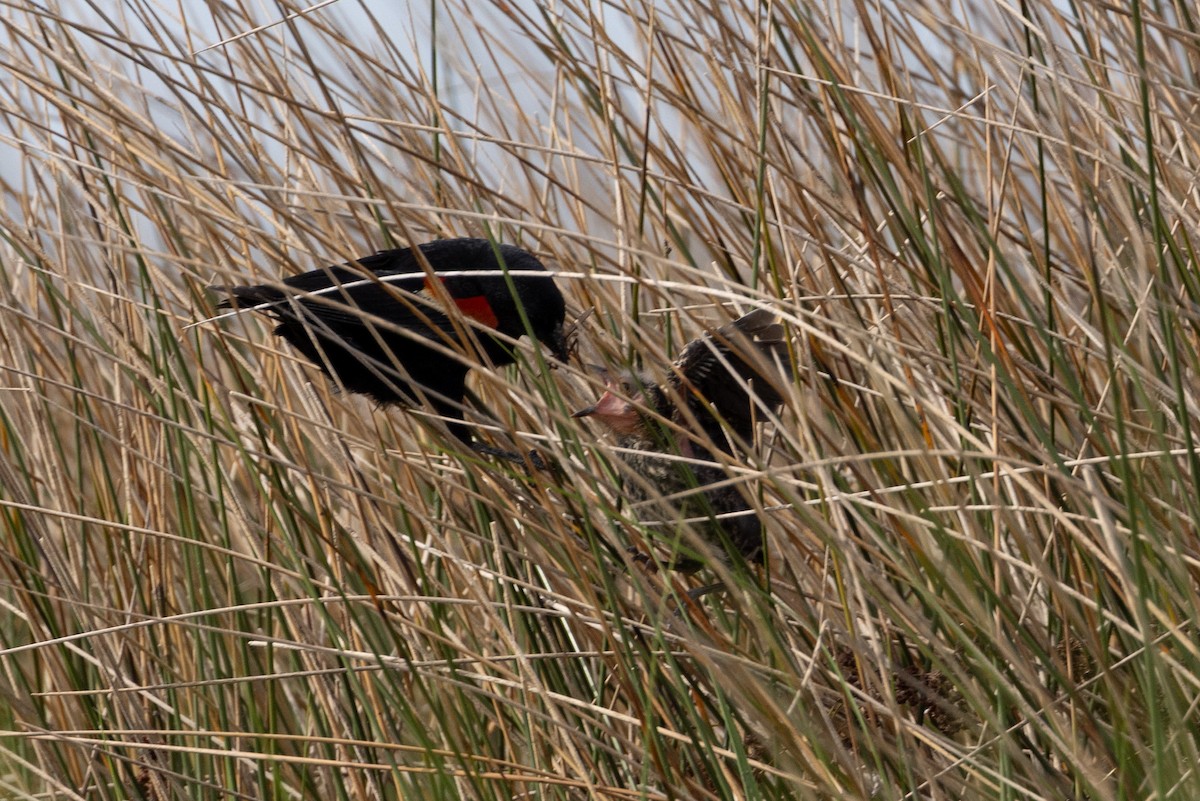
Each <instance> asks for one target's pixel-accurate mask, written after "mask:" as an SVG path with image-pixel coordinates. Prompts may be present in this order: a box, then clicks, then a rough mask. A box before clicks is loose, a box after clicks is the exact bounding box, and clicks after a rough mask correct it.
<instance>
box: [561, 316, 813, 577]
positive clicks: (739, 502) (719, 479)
mask: <svg viewBox="0 0 1200 801" xmlns="http://www.w3.org/2000/svg"><path fill="white" fill-rule="evenodd" d="M782 336H783V328H782V326H780V325H778V324H777V323H776V322H775V318H774V315H772V314H771V312H769V311H767V310H765V309H759V310H756V311H753V312H750V313H749V314H747V315H745V316H744V317H741V318H740V319H738V320H735V321H734V322H732V323H730V324H729V325H726V326H724V327H723V328H720V329H718V330H717V331H715V332H710V333H707V334H705V335H703V336H701V337H700V338H699V339H697V340H695V341H693V342H691V343H690V344H688V345H687V347H685V348H684V350H683V353H682V354H681V355H680V357H679V359H678V361H676V362H675V364H674V366H673V367H672V370H671V373H670V375H669V376H668V377H667V380H666V382H665V383H664V384H661V385H660V384H657V383H655V381H654V378H653V376H652V375H648V374H640V375H630V374H626V375H624V376H621V377H619V378H610V379H609V380H608V381H607V382H606V383H607V390H606V391H605V393H604V394H603V395H602V396H601V398H600V400H599V401H597V402H596V404H595V405H593V406H589V407H588V408H586V409H581V410H579V411H578V412H575V414H574V416H575V417H593V418H595V419H596V420H598V421H600V422H601V423H603V424H604V425H605V426H606V427H607V428H608V429H610V430H611V431H612V432H613V434H614V435H615V437H616V443H617V445H618V446H619V447H621V448H625V449H628V450H627V451H626V452H623V453H619V454H618V456H619V457H620V459H621V460H622V461H623V462H625V464H626V465H627V466H628V467H629V469H630V474H631V475H629V476H628V480H627V481H626V488H625V493H626V497H627V498H628V499H629V500H630V501H632V502H634V503H638V502H647V505H648V506H649V507H650V508H652V509H653V512H651V513H650V514H651V516H653V517H654V518H656V519H658V520H659V521H661V522H662V523H663V524H665V525H667V526H668V531H670V532H674V531H677V529H676V528H675V526H676V525H677V522H678V521H680V520H686V519H688V518H701V519H706V522H704V523H697V524H696V526H697V527H696V529H695V530H696V531H697V532H698V533H699V534H700V535H701V536H702V537H703V538H704V539H705V540H706V541H708V542H710V543H712V544H714V545H718V546H719V547H718V548H717V549H716V553H717V554H728V553H730V552H736V553H738V554H741V556H742V557H744V558H745V559H747V560H758V559H760V558H761V555H762V524H761V523H760V522H759V519H758V517H757V516H756V515H754V514H753V512H752V509H753V506H752V505H751V503H750V502H749V500H748V499H747V497H746V495H745V494H744V492H745V490H744V489H743V488H741V487H740V486H739V485H738V484H737V483H736V482H735V481H733V480H731V477H730V474H729V473H727V472H726V471H725V469H724V468H722V467H721V466H720V465H719V464H717V463H716V460H715V458H714V454H715V453H716V452H717V451H722V452H724V453H725V454H727V455H730V456H737V455H739V454H741V453H745V452H747V451H749V450H750V449H751V448H752V444H753V441H754V429H755V424H756V423H757V422H760V421H763V420H765V419H767V417H768V416H771V415H774V414H776V413H778V411H779V409H780V407H781V406H782V404H783V395H782V383H783V382H784V380H785V377H786V375H787V374H788V373H789V371H788V370H787V368H786V367H785V366H784V365H786V364H787V360H786V353H785V352H784V348H785V345H784V341H783V339H782ZM739 513H741V514H739ZM721 515H730V516H729V517H720V516H721ZM675 539H676V540H677V541H678V544H677V546H676V547H677V548H678V553H677V555H676V557H675V558H674V560H673V562H672V563H671V567H673V568H675V569H677V570H682V571H685V572H692V571H695V570H697V569H699V567H700V566H701V565H702V562H703V559H704V558H705V557H706V556H708V555H709V554H704V553H700V552H698V551H697V550H696V549H695V548H694V547H690V548H689V547H688V539H687V538H686V537H682V538H681V537H676V538H675Z"/></svg>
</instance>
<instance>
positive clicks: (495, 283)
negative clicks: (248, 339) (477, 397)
mask: <svg viewBox="0 0 1200 801" xmlns="http://www.w3.org/2000/svg"><path fill="white" fill-rule="evenodd" d="M417 251H420V255H421V256H422V257H423V258H424V261H425V262H427V263H428V266H429V267H430V268H431V269H432V271H433V273H434V275H436V276H437V279H438V280H437V281H436V282H434V281H431V279H430V276H429V275H428V274H427V273H426V272H425V269H424V267H423V265H422V263H421V260H420V259H419V258H418V255H417ZM545 269H546V268H545V267H543V266H542V263H541V262H539V261H538V260H537V258H536V257H534V256H533V254H531V253H529V252H528V251H525V250H522V249H521V248H518V247H514V246H512V245H499V244H494V243H492V242H490V241H489V240H486V239H441V240H437V241H435V242H428V243H426V244H423V245H418V246H417V247H416V248H415V249H414V248H402V249H399V250H386V251H381V252H379V253H376V254H374V255H372V256H365V257H363V258H361V259H357V260H355V261H353V262H350V263H347V264H343V265H340V266H332V267H325V268H322V269H320V270H313V271H312V272H308V273H304V274H303V275H295V276H292V277H290V278H285V279H283V280H282V281H281V282H279V283H276V284H262V285H259V286H234V287H214V289H216V290H218V291H223V292H226V293H227V294H228V295H229V297H227V298H225V299H224V300H222V301H221V302H220V303H218V304H217V307H218V308H252V309H253V310H254V311H260V312H265V313H266V314H269V315H271V316H272V317H274V318H275V319H276V321H278V323H279V325H278V326H276V328H275V334H276V335H278V336H281V337H283V338H284V339H285V340H287V341H288V342H289V343H291V344H292V346H293V347H295V348H296V349H297V350H299V351H300V352H301V353H303V354H304V355H305V356H306V357H308V358H309V359H311V360H312V362H313V363H314V364H316V365H317V366H318V367H320V368H321V370H323V371H324V372H325V373H326V374H327V375H328V376H330V377H331V378H332V379H334V380H335V381H336V382H337V383H338V384H340V385H341V386H343V387H345V388H346V389H348V390H350V391H351V392H358V393H362V394H364V395H368V396H370V397H371V398H374V399H375V400H376V401H378V402H379V403H380V404H384V405H387V404H397V405H400V406H404V407H411V406H416V405H420V404H421V403H422V402H423V401H427V402H428V404H429V405H430V406H431V407H432V408H433V409H434V410H435V411H436V412H437V413H438V414H441V415H443V416H445V417H447V418H450V419H451V420H452V421H458V420H462V419H463V398H464V396H465V394H466V380H467V374H468V372H470V366H471V365H472V364H479V363H483V364H487V363H491V364H492V365H495V366H497V367H499V366H503V365H507V364H512V363H513V362H514V361H515V356H514V354H513V350H512V345H511V343H509V342H505V341H503V340H502V339H500V338H498V337H494V336H491V335H490V334H489V329H490V330H494V331H497V332H499V333H501V334H504V335H506V336H508V337H511V338H513V339H517V338H520V337H521V336H523V335H525V334H532V335H533V337H534V338H536V339H537V340H538V341H539V342H541V343H542V344H544V345H546V346H547V347H549V348H550V350H551V352H552V353H553V354H554V356H555V358H557V359H559V360H560V361H563V362H565V361H566V359H567V355H568V354H567V343H566V337H565V336H564V333H563V318H564V317H565V315H566V304H565V303H564V301H563V296H562V293H561V292H559V290H558V287H557V286H556V285H555V283H554V278H553V277H552V276H551V275H550V274H549V273H546V274H545V275H507V274H504V273H507V272H513V273H518V272H536V273H542V272H545ZM472 271H475V272H483V273H488V272H490V273H492V274H490V275H488V274H483V275H472V274H470V273H471V272H472ZM460 272H466V273H468V274H466V275H459V274H455V273H460ZM443 273H449V274H445V275H443ZM448 302H449V303H453V304H454V306H456V307H457V311H456V312H454V313H447V312H448V309H447V305H446V304H447V303H448ZM472 323H476V324H478V325H474V324H472ZM447 351H450V352H453V353H455V354H462V355H463V356H464V357H465V358H455V357H454V356H453V355H451V353H448V352H447ZM449 427H450V430H451V431H452V432H453V433H454V434H455V435H456V436H457V437H458V438H460V439H461V440H463V441H464V442H467V443H470V442H471V434H470V428H469V427H468V426H466V425H465V424H463V423H459V422H451V423H449ZM480 450H485V451H486V450H488V449H480ZM505 455H506V456H507V455H509V454H505Z"/></svg>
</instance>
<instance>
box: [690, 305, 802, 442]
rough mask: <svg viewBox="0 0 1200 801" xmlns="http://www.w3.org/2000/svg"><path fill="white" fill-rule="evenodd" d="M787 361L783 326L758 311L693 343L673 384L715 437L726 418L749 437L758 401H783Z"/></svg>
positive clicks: (769, 404) (772, 405)
mask: <svg viewBox="0 0 1200 801" xmlns="http://www.w3.org/2000/svg"><path fill="white" fill-rule="evenodd" d="M787 363H788V362H787V359H786V343H785V341H784V339H783V326H781V325H780V324H779V323H778V322H776V319H775V315H774V314H773V313H772V312H771V311H770V310H768V309H756V310H754V311H752V312H750V313H749V314H746V315H744V316H742V317H740V318H739V319H737V320H734V321H733V322H732V323H730V324H728V325H725V326H722V327H721V328H719V329H717V330H716V331H711V332H708V333H705V334H704V335H703V336H701V337H699V338H698V339H695V340H693V341H692V342H690V343H689V344H688V345H687V346H686V347H685V348H684V349H683V352H682V353H681V354H680V356H679V359H678V360H677V361H676V362H675V366H674V371H673V376H672V379H671V383H672V384H673V389H674V390H675V391H676V392H678V393H679V394H680V395H681V396H682V397H683V398H685V399H686V400H687V402H688V408H689V411H690V412H691V413H692V414H693V415H694V416H695V417H696V418H697V420H698V421H699V422H700V425H701V427H702V428H704V429H705V430H706V432H708V433H709V434H710V436H714V439H716V437H715V435H716V434H719V433H720V423H721V422H723V423H724V425H725V426H727V427H728V428H730V429H731V430H732V431H733V432H734V433H736V434H737V435H738V436H739V437H740V438H742V439H743V440H746V441H749V440H750V439H751V438H752V436H753V427H754V422H755V421H756V420H760V419H761V418H762V413H761V411H760V409H759V408H757V404H760V403H761V404H762V406H764V407H765V408H767V409H770V410H771V411H777V410H778V409H779V407H780V405H781V404H782V403H783V395H782V383H783V382H784V381H785V380H786V378H787V376H788V372H789V371H788V369H787V367H786V365H787ZM748 389H749V390H751V391H752V392H753V397H752V396H751V393H750V392H748V391H747V390H748ZM718 444H719V441H718Z"/></svg>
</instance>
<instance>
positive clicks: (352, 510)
mask: <svg viewBox="0 0 1200 801" xmlns="http://www.w3.org/2000/svg"><path fill="white" fill-rule="evenodd" d="M274 8H275V9H276V11H277V12H278V13H279V14H280V15H281V16H282V15H285V14H287V13H290V12H292V11H295V10H297V9H294V8H292V7H290V6H285V5H277V6H275V7H274ZM1016 10H1017V7H1012V8H1002V7H1001V6H995V7H991V6H989V7H987V8H970V9H968V11H967V12H962V11H961V6H959V5H956V4H951V3H941V4H939V3H930V4H918V5H916V6H913V7H908V6H906V5H905V4H898V5H896V6H883V7H872V8H867V7H865V6H851V5H845V6H844V7H843V6H839V7H834V8H832V9H826V8H824V7H818V6H795V5H786V4H765V5H754V4H741V5H739V4H733V5H730V4H718V5H714V6H703V5H697V4H692V5H688V4H675V5H662V6H658V7H651V6H637V5H611V6H587V5H575V4H572V3H563V4H555V5H554V6H553V8H552V10H551V9H547V8H540V9H533V8H521V7H517V6H513V5H511V4H508V3H495V4H491V5H480V4H463V5H459V4H456V3H445V4H434V5H433V6H432V7H431V8H430V9H428V13H429V14H430V15H431V16H430V17H429V18H427V19H426V23H428V21H429V19H432V20H434V21H435V22H436V32H435V33H432V34H431V33H429V31H428V28H427V27H421V26H418V27H419V28H420V30H422V31H424V33H422V34H421V36H423V37H424V38H422V39H421V40H420V43H419V44H418V43H417V42H416V41H408V40H407V35H406V34H404V33H403V31H402V30H401V26H399V25H398V22H397V20H396V19H395V16H396V15H395V13H394V12H393V13H392V14H391V15H390V16H388V17H386V18H385V17H379V18H373V17H371V16H369V12H367V11H363V10H361V9H357V8H356V9H351V10H346V9H344V8H342V7H340V6H338V5H334V6H330V7H326V8H324V9H320V10H317V11H314V12H312V13H309V14H307V15H306V16H304V17H303V18H295V19H291V20H290V21H288V22H286V23H283V24H279V25H274V26H269V27H261V26H263V25H264V23H267V22H270V21H272V20H266V19H263V18H260V17H253V18H251V17H248V16H246V14H245V11H244V9H243V8H242V7H241V6H238V5H231V4H225V5H222V4H219V3H210V4H208V5H207V6H206V7H205V11H204V13H206V14H208V15H209V16H208V17H206V18H204V19H200V18H199V17H198V16H196V15H197V14H198V13H199V10H198V9H197V10H195V11H193V12H191V16H189V17H188V18H186V19H183V20H181V19H178V18H175V17H174V16H172V15H173V14H175V13H177V12H176V11H174V10H167V9H162V8H154V7H151V6H145V5H141V4H127V5H125V6H123V10H122V11H121V12H119V13H115V12H114V13H113V14H111V15H109V14H106V13H103V12H101V11H100V10H98V8H96V7H78V8H77V7H73V6H71V7H66V6H57V5H52V6H45V5H35V4H17V5H10V6H9V7H7V8H6V10H4V11H3V12H2V13H0V19H3V23H4V35H3V42H4V48H5V52H4V56H3V61H4V64H5V72H6V74H7V80H5V81H4V82H3V89H2V90H0V97H2V100H0V110H2V111H0V123H2V126H3V134H2V136H3V138H4V148H5V150H6V153H7V154H8V156H6V160H7V161H8V165H7V166H6V167H5V168H4V169H3V170H2V171H0V180H3V182H4V183H3V187H2V188H3V202H4V207H3V209H4V218H3V223H2V226H0V228H2V232H3V237H4V241H3V252H2V255H0V258H2V259H3V265H4V279H5V280H3V281H2V282H0V314H2V316H3V322H2V324H0V385H2V386H3V388H4V389H3V394H2V395H0V506H2V519H3V529H2V531H3V559H0V566H2V567H0V570H2V578H0V581H2V585H0V604H2V612H0V636H2V638H3V642H2V646H3V649H2V650H0V697H3V699H4V703H0V730H3V732H4V733H3V736H2V737H0V786H2V787H3V788H4V789H3V790H2V791H0V794H3V795H4V796H5V797H12V798H32V797H51V796H52V797H56V798H84V797H86V798H150V799H168V798H171V799H175V798H280V799H290V798H316V797H320V798H323V799H328V800H329V801H332V800H333V799H343V798H344V799H360V798H455V799H457V798H481V799H486V798H497V799H499V798H503V799H509V798H527V797H538V798H585V797H589V798H590V797H595V798H608V799H625V798H649V799H659V798H662V799H666V798H759V797H764V798H830V799H849V798H861V799H867V798H880V799H900V798H931V799H951V798H953V799H959V798H962V799H967V798H969V799H1027V798H1028V799H1061V798H1080V799H1118V798H1139V799H1141V798H1157V799H1168V798H1177V799H1188V798H1196V797H1200V776H1198V775H1197V771H1196V766H1197V765H1198V764H1200V753H1198V748H1197V745H1198V744H1197V738H1196V731H1197V730H1198V729H1200V726H1198V725H1197V708H1198V705H1197V699H1198V698H1200V690H1198V688H1200V651H1198V650H1197V647H1196V642H1197V636H1196V619H1197V612H1198V598H1197V575H1198V572H1200V571H1198V567H1200V563H1198V562H1197V558H1198V556H1200V554H1198V551H1200V548H1198V546H1197V530H1196V520H1197V518H1198V509H1197V506H1198V504H1200V500H1198V499H1200V491H1198V490H1200V487H1198V486H1197V481H1198V480H1200V479H1198V476H1200V470H1197V469H1196V468H1197V451H1196V445H1197V443H1196V442H1195V441H1194V434H1193V429H1194V427H1195V426H1196V424H1197V422H1200V407H1198V406H1197V399H1196V397H1195V393H1194V391H1193V390H1194V387H1195V386H1196V384H1197V376H1196V366H1197V364H1198V359H1197V353H1196V343H1197V330H1196V325H1197V319H1198V317H1197V308H1200V307H1198V306H1197V296H1198V295H1200V282H1198V281H1197V277H1196V276H1197V272H1196V260H1195V253H1194V251H1193V239H1192V236H1193V235H1194V233H1195V231H1196V230H1198V229H1197V221H1198V214H1197V206H1196V171H1197V167H1196V165H1197V164H1198V163H1200V147H1198V145H1200V138H1198V137H1197V122H1196V102H1197V94H1196V90H1195V86H1194V83H1195V82H1194V80H1193V79H1194V77H1195V74H1196V70H1197V66H1198V65H1197V62H1196V50H1195V47H1194V44H1195V41H1196V34H1197V31H1196V28H1195V19H1194V18H1193V17H1192V16H1191V15H1189V14H1187V13H1185V11H1184V10H1183V7H1182V6H1177V7H1174V8H1168V7H1156V6H1150V5H1145V4H1142V3H1137V2H1135V3H1134V4H1133V5H1131V6H1130V7H1129V9H1128V11H1126V10H1124V9H1120V8H1117V7H1110V6H1103V7H1101V6H1092V5H1084V6H1075V7H1071V8H1070V9H1068V8H1067V7H1065V6H1061V5H1055V4H1048V3H1036V2H1035V3H1024V4H1022V5H1021V6H1020V11H1021V13H1022V15H1023V17H1022V18H1018V17H1017V16H1015V12H1016ZM420 13H426V12H425V11H421V12H420ZM964 13H965V14H966V15H965V16H964ZM239 34H245V35H243V36H240V37H239V38H233V37H238V35H239ZM226 39H231V40H230V41H226V42H224V43H221V42H222V41H223V40H226ZM218 43H220V44H219V46H216V47H212V48H208V46H209V45H214V44H218ZM205 48H208V49H205ZM449 235H488V236H493V237H496V238H498V239H501V240H503V241H508V242H513V243H515V244H520V245H522V246H525V247H528V248H530V249H532V250H534V251H536V252H537V253H538V254H539V255H540V256H541V257H542V258H543V259H544V260H545V261H546V262H547V263H549V264H551V265H553V266H554V267H556V268H557V269H559V270H561V276H560V285H561V286H562V287H563V288H564V289H565V291H566V293H567V294H568V296H569V300H570V303H571V306H572V309H573V312H576V313H578V312H582V311H583V310H585V309H594V310H595V313H594V314H593V316H592V317H591V318H590V319H589V320H587V321H586V323H585V324H584V326H583V331H582V333H581V337H580V358H581V362H603V363H609V364H632V363H635V362H640V363H641V364H642V365H643V366H648V367H656V366H657V368H658V369H662V365H664V364H665V363H666V362H667V360H668V359H669V358H670V357H671V356H672V355H673V354H674V353H676V352H678V349H679V348H680V347H681V346H682V344H683V343H685V342H686V341H687V340H688V339H690V338H691V337H692V336H694V335H696V334H697V333H698V332H699V331H701V330H702V329H703V328H704V327H705V326H707V325H711V324H715V323H719V322H721V321H723V320H726V319H728V318H729V317H730V316H731V315H732V314H733V313H734V311H733V309H734V307H736V308H737V309H740V310H745V309H748V308H751V307H767V308H770V309H772V310H774V311H775V312H776V313H777V314H778V315H779V317H780V318H781V319H782V320H783V321H784V322H785V323H786V324H787V326H788V331H789V336H790V341H791V343H792V350H791V357H792V360H793V363H794V368H795V374H796V380H795V384H794V387H793V388H792V394H791V396H790V397H789V398H788V401H787V404H786V408H785V411H784V414H783V416H782V417H781V419H780V420H779V421H778V424H777V425H768V426H766V427H765V429H764V439H763V443H762V447H761V450H760V456H759V458H758V459H757V460H755V461H753V462H752V463H749V464H744V465H737V466H734V467H731V469H730V470H731V475H733V476H736V477H740V478H743V479H744V480H745V481H746V482H747V486H748V487H749V491H750V492H751V493H753V494H754V495H755V496H756V497H757V498H758V500H759V503H760V505H761V514H762V515H763V516H764V519H766V520H767V521H768V522H767V531H768V542H769V559H768V564H769V566H768V569H767V570H765V571H760V570H736V569H735V570H732V571H730V570H724V569H722V570H718V571H715V572H717V573H718V576H717V577H719V578H722V579H724V580H725V581H726V583H727V585H728V591H727V592H725V593H719V594H714V595H710V596H708V597H706V598H705V599H704V600H703V602H702V603H700V604H695V603H691V602H689V601H687V599H686V598H685V597H684V596H682V595H681V594H680V591H681V590H683V589H686V588H687V586H688V585H687V583H686V582H685V580H684V579H682V578H681V577H678V576H673V575H671V574H669V573H668V574H661V573H660V574H650V573H647V572H646V571H644V570H641V569H639V568H638V566H637V565H635V564H633V563H632V562H631V561H630V559H629V558H628V556H627V554H626V552H625V548H626V547H627V546H629V545H631V544H632V545H637V546H639V547H642V548H647V547H650V545H651V544H652V543H653V542H654V526H653V524H654V522H655V521H644V520H641V519H640V518H639V517H638V515H637V509H630V508H628V507H627V506H625V505H622V504H621V503H620V502H619V491H618V489H617V488H618V487H619V481H620V468H619V464H620V462H619V461H616V460H614V458H613V455H614V454H613V452H612V449H611V446H610V445H609V444H608V443H606V442H605V441H604V440H603V439H602V438H598V437H597V432H595V431H594V430H592V429H590V428H588V427H587V425H586V424H581V423H580V422H579V421H576V420H571V419H570V418H569V417H568V414H569V412H570V410H571V409H573V408H577V407H579V406H582V405H584V404H585V403H587V402H590V400H591V399H592V398H594V396H595V393H596V392H597V391H598V386H597V383H596V379H595V377H594V375H592V374H591V373H589V372H588V371H587V370H584V369H579V368H578V367H572V368H570V369H558V370H548V369H547V367H546V364H545V362H544V360H542V359H541V358H540V357H539V356H538V355H537V353H536V351H534V350H533V349H532V348H529V347H526V348H525V349H524V350H523V357H522V362H521V364H520V365H518V367H516V368H512V369H508V370H504V371H501V372H499V373H496V374H489V373H487V372H486V371H479V372H480V374H479V375H478V376H477V377H476V378H475V379H474V382H475V383H474V385H473V391H474V393H475V394H476V396H477V398H478V401H479V403H478V404H477V407H476V408H478V409H480V410H481V412H480V416H479V418H478V422H480V424H481V425H483V424H485V423H486V424H488V425H490V426H492V428H491V429H490V430H489V431H488V432H487V433H485V434H484V436H486V437H488V438H489V439H490V440H492V441H494V442H496V443H497V444H499V445H500V446H502V447H516V448H520V449H531V448H536V449H537V450H538V451H539V452H540V453H542V454H543V455H544V456H546V457H547V458H548V459H549V460H551V461H553V462H554V463H556V464H557V465H558V472H557V473H554V474H546V473H535V474H532V475H530V474H528V473H527V472H526V471H524V470H522V469H520V468H519V467H516V466H513V465H506V464H503V463H497V462H495V461H494V460H488V459H484V458H481V457H478V456H476V455H473V454H469V453H461V452H457V451H456V450H455V449H454V448H453V447H452V446H450V445H448V444H447V442H446V440H445V439H443V438H442V437H441V436H440V433H441V429H440V427H439V424H438V423H437V421H431V420H428V419H425V418H422V417H421V416H420V415H418V414H405V413H403V412H401V411H398V410H381V409H375V408H372V407H371V406H370V404H368V403H367V402H365V401H363V400H361V399H358V398H354V397H347V396H342V395H338V394H336V393H334V392H332V390H331V387H330V386H329V384H328V383H326V382H324V381H323V380H321V379H320V377H319V375H318V374H317V373H316V371H315V370H313V369H311V368H310V367H308V366H305V365H304V364H302V363H301V360H300V359H298V357H297V355H296V354H295V353H294V352H291V351H289V350H287V349H286V348H285V347H282V346H281V344H280V343H279V342H277V341H275V340H274V338H272V337H270V336H269V328H268V326H267V325H266V324H264V321H262V320H261V319H255V318H254V317H253V316H251V315H243V316H239V317H235V318H231V319H222V320H220V321H208V322H202V323H201V324H199V325H196V323H197V322H198V321H206V320H208V318H210V317H211V316H212V315H213V314H214V310H213V302H214V298H213V297H211V296H210V295H209V294H208V293H206V291H205V289H204V287H205V286H207V285H208V284H211V283H214V282H216V283H235V282H240V283H245V282H247V281H262V280H266V279H270V278H274V277H277V276H280V275H285V274H289V273H292V272H296V271H300V270H307V269H311V268H313V267H314V266H318V265H320V264H325V263H330V262H333V261H338V260H341V259H345V258H350V257H354V256H357V255H360V254H362V253H367V252H370V251H371V250H372V249H375V248H382V247H388V246H396V245H399V244H402V243H406V242H410V241H423V240H426V239H430V238H434V237H437V236H449ZM712 579H713V576H712V575H711V574H706V575H704V576H701V577H700V578H698V579H697V580H712Z"/></svg>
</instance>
